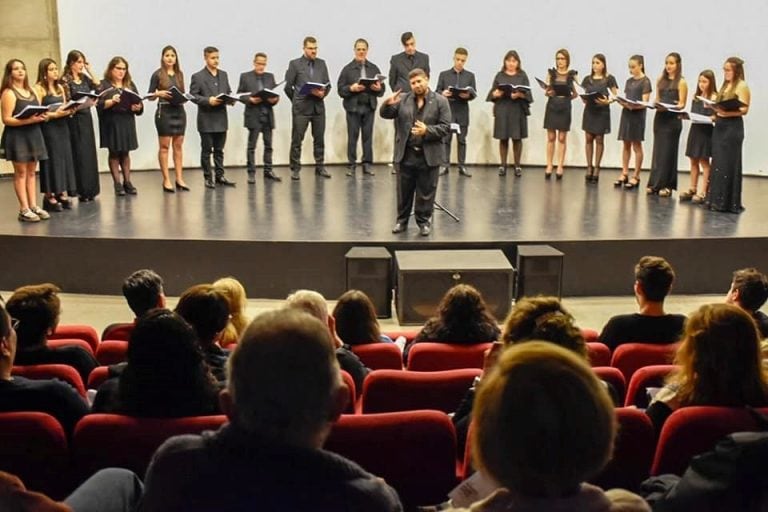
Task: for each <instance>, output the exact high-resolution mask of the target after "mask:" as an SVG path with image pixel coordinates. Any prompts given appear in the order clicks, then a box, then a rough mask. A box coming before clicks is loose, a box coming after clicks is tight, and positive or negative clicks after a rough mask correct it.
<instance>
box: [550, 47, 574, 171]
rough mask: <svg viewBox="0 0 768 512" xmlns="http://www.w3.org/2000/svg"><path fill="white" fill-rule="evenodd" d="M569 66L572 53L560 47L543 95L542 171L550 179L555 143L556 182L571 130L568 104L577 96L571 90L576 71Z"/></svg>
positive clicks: (572, 89)
mask: <svg viewBox="0 0 768 512" xmlns="http://www.w3.org/2000/svg"><path fill="white" fill-rule="evenodd" d="M570 66H571V54H570V53H568V50H566V49H565V48H561V49H559V50H557V53H556V54H555V67H554V68H551V69H550V70H549V72H548V73H547V85H548V87H547V89H546V92H545V94H546V95H547V97H548V98H549V99H548V100H547V108H546V110H545V113H544V129H545V130H547V168H546V170H545V171H544V177H545V178H546V179H549V178H551V177H552V166H553V159H554V156H555V142H556V141H557V145H558V146H557V179H558V180H560V179H562V178H563V172H564V169H563V166H564V165H565V151H566V148H567V145H568V132H569V131H570V129H571V101H572V100H573V99H574V98H576V96H577V94H576V90H575V89H574V87H573V84H574V82H575V81H576V71H574V70H572V69H568V68H569V67H570Z"/></svg>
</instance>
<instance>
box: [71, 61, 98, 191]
mask: <svg viewBox="0 0 768 512" xmlns="http://www.w3.org/2000/svg"><path fill="white" fill-rule="evenodd" d="M66 85H67V87H69V97H70V98H72V99H73V100H77V99H79V98H80V97H81V95H82V93H85V92H91V91H93V82H91V81H90V80H89V79H88V78H86V77H85V76H83V77H82V80H81V81H80V82H79V83H78V82H75V81H73V80H72V79H71V78H70V79H69V80H67V81H66ZM68 123H69V137H70V143H71V146H72V160H73V162H74V164H75V186H76V188H77V195H79V196H80V198H81V199H93V198H94V197H96V196H97V195H99V192H101V186H100V185H99V161H98V158H97V156H96V135H95V133H94V130H93V117H92V115H91V108H90V107H88V108H84V109H81V110H78V111H77V112H76V113H75V115H74V116H72V117H70V118H69V119H68Z"/></svg>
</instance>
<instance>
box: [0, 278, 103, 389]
mask: <svg viewBox="0 0 768 512" xmlns="http://www.w3.org/2000/svg"><path fill="white" fill-rule="evenodd" d="M60 291H61V290H60V289H59V288H58V287H57V286H55V285H53V284H50V283H44V284H36V285H29V286H22V287H21V288H18V289H16V291H14V292H13V295H11V298H10V299H9V300H8V305H7V306H6V307H7V309H8V314H9V315H11V316H12V317H14V318H15V319H17V320H18V321H19V326H18V327H17V328H16V334H17V336H18V351H17V353H16V364H17V365H33V364H66V365H69V366H71V367H73V368H74V369H76V370H77V372H78V373H79V374H80V377H82V379H83V382H88V375H89V374H90V373H91V370H93V369H94V368H96V367H97V366H98V363H97V362H96V358H95V357H93V355H92V354H91V353H90V352H88V351H87V350H85V349H83V348H81V347H76V346H69V347H60V348H48V347H47V346H46V342H47V341H48V336H49V335H51V334H53V332H54V331H55V330H56V327H57V326H58V325H59V316H60V315H61V300H60V299H59V292H60Z"/></svg>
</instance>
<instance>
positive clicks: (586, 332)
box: [581, 328, 600, 343]
mask: <svg viewBox="0 0 768 512" xmlns="http://www.w3.org/2000/svg"><path fill="white" fill-rule="evenodd" d="M581 337H582V338H584V341H585V342H587V343H597V342H598V341H599V340H600V334H599V333H598V332H597V331H596V330H594V329H585V328H582V329H581Z"/></svg>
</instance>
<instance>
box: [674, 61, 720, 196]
mask: <svg viewBox="0 0 768 512" xmlns="http://www.w3.org/2000/svg"><path fill="white" fill-rule="evenodd" d="M699 98H706V99H708V100H710V101H715V99H716V98H717V83H716V82H715V73H713V72H712V70H711V69H706V70H704V71H702V72H701V73H700V74H699V80H698V83H697V86H696V94H694V96H693V101H692V102H691V112H693V113H695V114H701V115H704V116H708V117H712V116H714V114H715V112H714V111H713V110H712V109H711V108H709V107H707V106H706V105H705V104H704V102H703V101H701V100H700V99H699ZM713 128H714V127H713V125H711V124H700V123H691V129H690V131H689V132H688V143H687V144H686V146H685V156H687V157H688V159H689V160H690V161H691V188H689V189H688V191H686V192H681V193H680V202H684V201H691V202H692V203H694V204H702V203H703V202H704V198H705V197H707V190H709V171H710V165H709V164H710V162H709V159H710V158H711V157H712V130H713ZM700 173H701V180H702V184H701V192H699V174H700Z"/></svg>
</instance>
